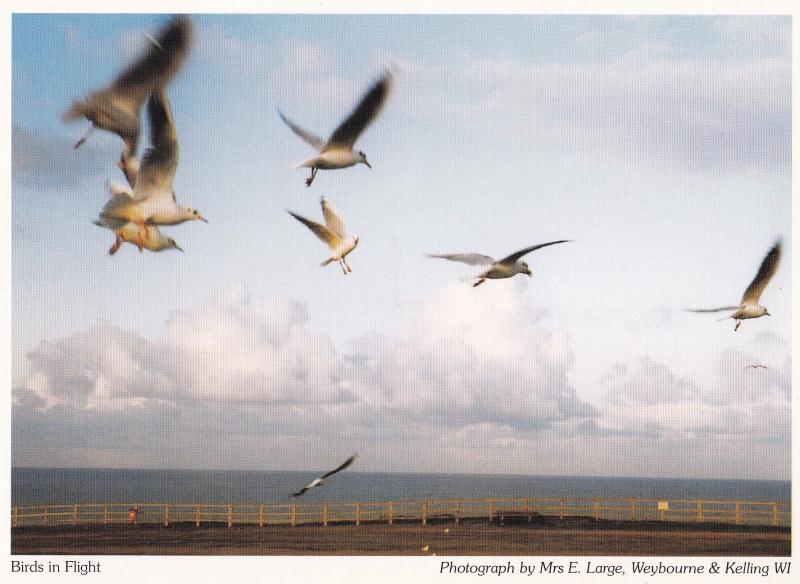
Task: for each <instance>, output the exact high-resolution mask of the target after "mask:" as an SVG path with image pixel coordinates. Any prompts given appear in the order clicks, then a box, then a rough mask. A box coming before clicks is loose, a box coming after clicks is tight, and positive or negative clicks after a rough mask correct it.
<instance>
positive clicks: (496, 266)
mask: <svg viewBox="0 0 800 584" xmlns="http://www.w3.org/2000/svg"><path fill="white" fill-rule="evenodd" d="M568 241H571V240H570V239H559V240H558V241H550V242H547V243H540V244H539V245H532V246H530V247H526V248H525V249H521V250H519V251H517V252H514V253H512V254H511V255H510V256H508V257H505V258H503V259H502V260H496V259H494V258H490V257H489V256H485V255H481V254H477V253H454V254H444V255H434V254H428V257H431V258H441V259H443V260H450V261H453V262H461V263H464V264H469V265H471V266H487V265H491V267H490V268H489V269H488V270H486V271H485V272H483V273H482V274H480V275H479V276H478V281H477V282H475V283H474V284H473V285H472V287H473V288H474V287H475V286H480V285H481V284H483V283H484V282H485V281H486V279H487V278H488V279H491V280H497V279H500V278H511V277H512V276H514V275H515V274H526V275H527V276H528V277H532V276H533V272H531V270H530V268H529V267H528V264H526V263H525V262H523V261H522V260H521V259H520V258H522V256H524V255H525V254H528V253H530V252H532V251H535V250H537V249H540V248H543V247H547V246H548V245H555V244H557V243H566V242H568Z"/></svg>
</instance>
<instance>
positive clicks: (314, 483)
mask: <svg viewBox="0 0 800 584" xmlns="http://www.w3.org/2000/svg"><path fill="white" fill-rule="evenodd" d="M356 458H358V454H354V455H353V456H351V457H350V458H348V459H347V460H345V461H344V462H343V463H342V464H341V465H340V466H338V467H337V468H335V469H333V470H332V471H329V472H326V473H325V474H324V475H322V476H321V477H318V478H316V479H314V480H313V481H311V482H310V483H308V484H307V485H306V486H305V487H303V488H302V489H300V490H299V491H297V492H296V493H292V497H299V496H301V495H302V494H303V493H305V492H306V491H308V490H310V489H313V488H314V487H319V486H321V485H324V484H325V479H327V478H328V477H330V476H333V475H335V474H336V473H337V472H341V471H343V470H344V469H346V468H347V467H348V466H350V465H351V464H353V462H355V460H356Z"/></svg>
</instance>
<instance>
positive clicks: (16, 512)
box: [13, 507, 19, 527]
mask: <svg viewBox="0 0 800 584" xmlns="http://www.w3.org/2000/svg"><path fill="white" fill-rule="evenodd" d="M13 526H14V527H19V507H14V523H13Z"/></svg>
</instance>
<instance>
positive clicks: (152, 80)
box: [62, 16, 192, 186]
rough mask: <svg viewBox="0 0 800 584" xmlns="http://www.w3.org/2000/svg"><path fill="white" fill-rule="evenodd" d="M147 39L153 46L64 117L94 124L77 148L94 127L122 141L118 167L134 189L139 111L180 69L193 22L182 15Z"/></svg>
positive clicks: (65, 119)
mask: <svg viewBox="0 0 800 584" xmlns="http://www.w3.org/2000/svg"><path fill="white" fill-rule="evenodd" d="M146 36H147V37H148V39H150V43H151V45H152V46H150V47H148V50H147V51H146V52H145V53H144V54H143V55H142V56H141V57H140V58H139V60H138V61H136V62H135V63H133V64H132V65H131V66H129V67H128V68H127V69H126V70H125V71H123V72H122V74H121V75H120V76H119V77H117V78H116V79H115V80H114V81H113V83H111V85H109V86H108V87H105V88H103V89H98V90H96V91H92V92H90V93H89V95H88V96H87V97H86V99H84V100H83V101H76V102H75V103H73V104H72V106H71V107H70V108H69V109H68V110H67V111H65V112H64V114H63V116H62V117H63V119H64V121H67V122H72V121H75V120H78V119H80V118H86V119H87V120H89V121H90V122H91V124H92V125H91V126H90V128H89V131H88V132H87V133H86V134H85V135H84V136H83V137H82V138H81V139H80V140H78V142H77V143H76V144H75V148H78V147H80V145H81V144H83V143H84V142H85V141H86V138H88V137H89V134H91V132H92V131H93V130H94V128H102V129H104V130H109V131H111V132H114V133H115V134H117V135H119V137H120V138H122V140H123V141H124V142H125V149H124V150H123V152H122V158H121V159H120V161H119V162H118V163H117V165H118V166H119V167H120V168H121V169H122V171H123V172H124V173H125V178H127V179H128V182H129V183H130V185H131V186H135V184H136V174H137V171H138V163H137V161H136V148H137V146H138V142H139V132H140V122H139V111H140V110H141V108H142V104H143V103H144V101H145V99H147V96H148V95H149V94H150V92H151V91H153V90H155V89H158V88H163V87H165V86H166V84H167V83H168V82H169V80H170V79H172V77H173V75H175V73H176V72H177V71H178V70H179V69H180V67H181V65H182V64H183V61H184V59H185V58H186V54H187V53H188V50H189V45H190V44H191V36H192V23H191V21H190V20H189V18H188V17H185V16H178V17H175V18H173V19H172V21H171V22H170V23H169V24H167V25H166V26H164V27H163V28H162V29H161V30H160V31H159V33H158V35H157V37H156V38H154V37H152V36H150V35H146Z"/></svg>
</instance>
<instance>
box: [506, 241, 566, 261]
mask: <svg viewBox="0 0 800 584" xmlns="http://www.w3.org/2000/svg"><path fill="white" fill-rule="evenodd" d="M568 241H570V240H569V239H559V240H558V241H548V242H547V243H540V244H538V245H532V246H530V247H526V248H525V249H521V250H519V251H515V252H514V253H512V254H511V255H510V256H508V257H504V258H503V259H502V260H500V263H501V264H513V263H514V262H516V261H517V260H518V259H519V258H521V257H522V256H524V255H525V254H529V253H531V252H532V251H536V250H537V249H541V248H543V247H547V246H548V245H555V244H557V243H566V242H568Z"/></svg>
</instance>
